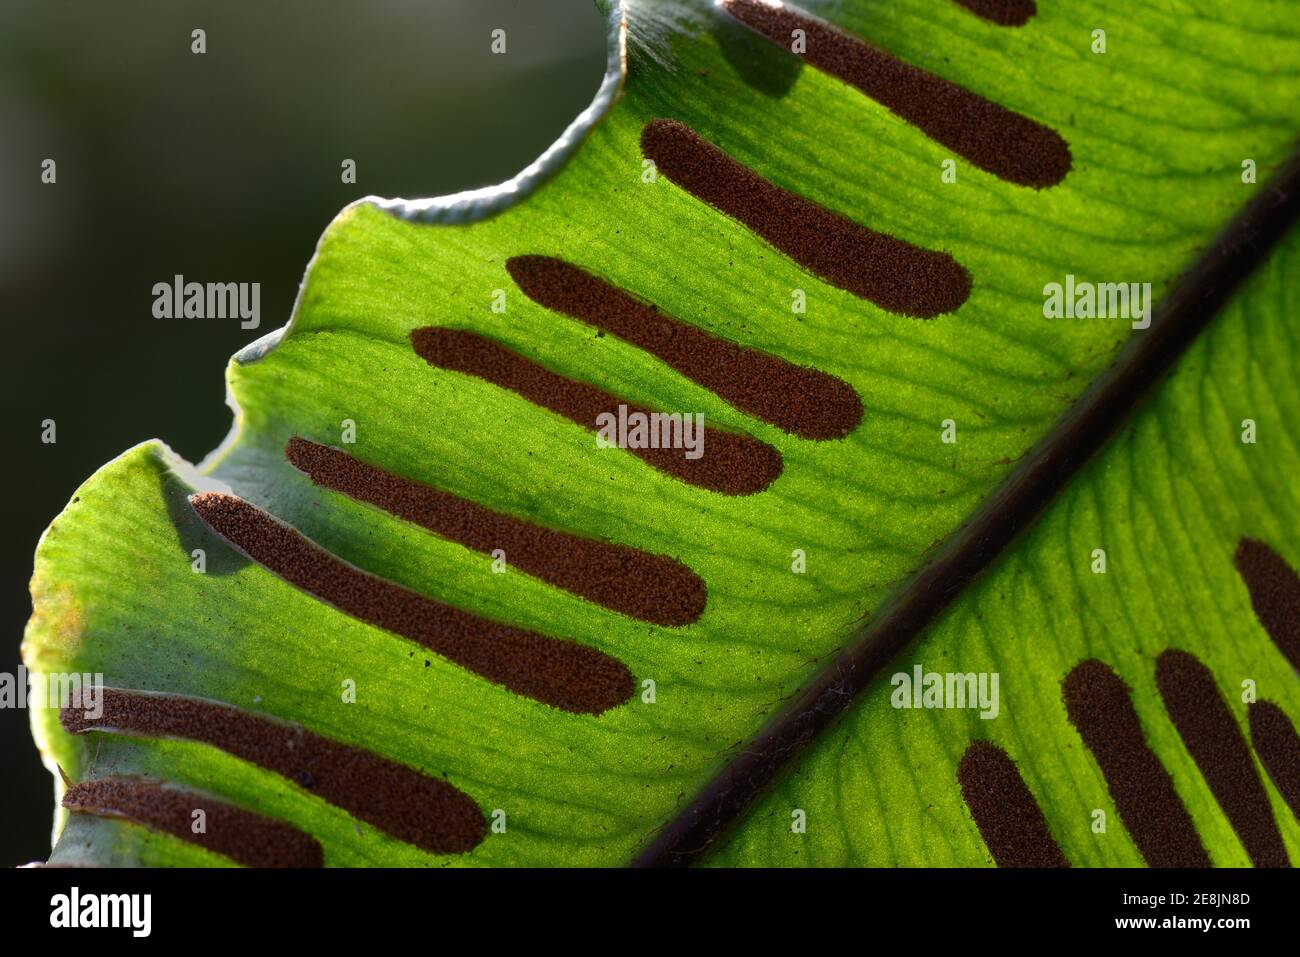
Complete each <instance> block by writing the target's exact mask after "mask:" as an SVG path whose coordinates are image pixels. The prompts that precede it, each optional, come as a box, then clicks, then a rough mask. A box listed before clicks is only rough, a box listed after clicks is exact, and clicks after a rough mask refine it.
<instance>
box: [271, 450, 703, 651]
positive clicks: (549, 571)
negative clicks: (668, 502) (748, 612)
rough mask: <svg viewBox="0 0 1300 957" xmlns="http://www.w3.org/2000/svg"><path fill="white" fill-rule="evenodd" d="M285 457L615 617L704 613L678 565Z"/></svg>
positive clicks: (319, 480) (343, 464) (334, 455)
mask: <svg viewBox="0 0 1300 957" xmlns="http://www.w3.org/2000/svg"><path fill="white" fill-rule="evenodd" d="M284 454H285V456H286V457H287V458H288V459H289V461H290V462H291V463H292V464H293V465H294V467H295V468H298V469H301V470H302V471H303V472H305V473H306V474H307V475H308V476H309V477H310V478H311V480H312V481H313V482H315V483H316V484H317V485H320V486H323V487H325V488H330V489H333V490H335V491H336V492H342V493H343V494H344V495H347V496H348V497H350V498H354V499H356V500H358V501H361V502H368V503H370V504H371V505H374V506H376V507H378V508H382V509H384V510H385V511H386V512H389V513H391V514H393V515H396V516H397V517H399V518H403V519H406V520H407V521H408V522H414V523H415V524H417V525H419V526H421V527H422V528H426V529H428V530H429V531H431V532H433V533H434V534H435V535H439V536H442V537H443V538H448V539H451V540H452V541H454V542H459V543H460V544H462V545H464V546H466V547H467V548H472V549H474V550H475V551H479V552H484V553H486V554H491V553H492V552H493V551H495V550H496V549H501V550H502V551H504V552H505V555H506V559H507V561H509V562H510V564H511V565H512V566H513V567H515V568H518V569H520V570H522V571H525V572H527V573H528V574H530V575H535V576H536V577H538V578H540V579H542V580H543V581H546V582H550V583H551V584H552V585H555V586H556V587H557V588H563V589H564V590H566V591H570V592H573V593H574V594H575V595H581V596H582V597H584V598H587V599H589V600H591V601H594V602H596V603H597V604H599V605H603V606H605V607H606V608H610V609H612V610H614V611H617V612H621V613H623V614H625V615H630V616H631V617H633V618H638V619H640V620H641V621H649V622H653V623H654V624H658V625H668V626H673V625H687V624H690V623H691V622H693V621H695V620H696V619H698V618H699V617H700V615H701V613H703V611H704V604H705V600H706V597H707V594H706V590H705V587H704V581H703V580H702V579H701V578H700V577H699V576H698V575H696V574H695V573H694V572H692V571H691V570H690V569H689V568H687V567H686V566H685V565H683V564H682V563H681V562H679V561H676V560H675V559H672V558H667V557H665V556H663V555H653V554H651V553H649V552H644V551H641V550H640V549H636V548H630V547H628V546H626V545H615V544H613V543H611V542H602V541H597V540H596V539H592V538H582V537H581V536H578V535H570V534H568V533H567V532H559V531H556V530H555V529H551V528H543V527H542V526H540V525H535V524H533V523H532V522H526V521H524V520H523V519H519V518H515V517H514V516H512V515H506V514H504V513H502V512H495V511H492V510H491V509H489V508H486V507H485V506H482V505H479V504H478V503H477V502H471V501H469V500H468V499H464V498H461V497H460V496H458V495H453V494H452V493H450V492H446V491H443V490H441V489H436V488H432V487H431V486H428V485H424V484H421V483H419V482H413V481H411V480H410V479H404V478H401V477H400V476H397V475H394V474H393V473H391V472H387V471H385V470H383V469H380V468H376V467H375V466H373V465H370V464H368V463H366V462H363V461H361V460H360V459H358V458H355V457H353V456H351V455H348V454H347V453H346V452H343V451H341V450H339V449H334V448H330V447H328V446H325V445H319V444H317V443H315V442H311V441H308V440H307V439H304V438H301V437H299V436H294V437H293V438H291V439H290V440H289V441H288V443H287V444H286V445H285V448H284Z"/></svg>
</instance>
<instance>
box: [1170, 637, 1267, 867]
mask: <svg viewBox="0 0 1300 957" xmlns="http://www.w3.org/2000/svg"><path fill="white" fill-rule="evenodd" d="M1156 687H1157V688H1159V689H1160V700H1161V701H1163V702H1164V705H1165V711H1166V712H1168V714H1169V719H1170V720H1171V721H1172V722H1173V723H1174V727H1175V728H1177V729H1178V734H1179V737H1181V738H1182V739H1183V745H1184V746H1185V747H1186V748H1187V753H1188V754H1190V755H1191V756H1192V760H1193V761H1195V762H1196V766H1197V767H1198V768H1200V771H1201V776H1202V777H1203V778H1205V783H1206V784H1208V785H1209V786H1210V791H1211V792H1213V794H1214V798H1215V800H1216V801H1218V802H1219V807H1220V808H1222V809H1223V813H1224V816H1225V817H1227V819H1228V823H1230V824H1231V825H1232V829H1233V830H1234V831H1236V832H1237V837H1238V838H1240V839H1241V843H1242V845H1243V846H1244V847H1245V848H1246V853H1247V854H1249V855H1250V860H1251V862H1252V863H1253V864H1254V865H1255V866H1256V867H1288V866H1289V865H1290V863H1291V862H1290V861H1289V860H1288V859H1287V854H1286V846H1285V845H1284V844H1283V843H1282V833H1281V832H1280V831H1279V830H1278V829H1277V822H1276V821H1275V820H1274V819H1273V806H1272V805H1271V804H1270V803H1269V800H1268V794H1267V793H1266V792H1265V791H1264V785H1263V783H1262V782H1261V781H1260V779H1259V774H1257V773H1256V771H1255V762H1254V760H1253V759H1252V758H1251V755H1250V748H1249V747H1248V746H1247V744H1246V737H1245V735H1243V734H1242V733H1241V728H1240V727H1238V725H1237V719H1236V718H1234V717H1233V716H1232V712H1231V711H1229V710H1228V706H1227V705H1226V704H1224V701H1223V695H1221V694H1220V693H1219V686H1218V684H1216V683H1215V680H1214V675H1212V674H1210V669H1208V668H1207V667H1205V665H1204V664H1202V663H1201V662H1200V660H1199V659H1197V658H1196V657H1195V656H1194V655H1191V654H1188V653H1187V652H1186V651H1179V650H1176V649H1171V650H1169V651H1166V652H1163V653H1162V654H1161V655H1160V657H1159V658H1157V659H1156Z"/></svg>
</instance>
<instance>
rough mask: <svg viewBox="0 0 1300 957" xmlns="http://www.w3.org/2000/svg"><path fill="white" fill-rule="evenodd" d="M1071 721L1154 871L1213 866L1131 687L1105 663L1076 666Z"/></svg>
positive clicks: (1065, 689) (1066, 690)
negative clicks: (1157, 751) (1145, 729)
mask: <svg viewBox="0 0 1300 957" xmlns="http://www.w3.org/2000/svg"><path fill="white" fill-rule="evenodd" d="M1062 695H1063V697H1064V699H1065V709H1066V712H1067V713H1068V714H1069V716H1070V723H1071V724H1073V725H1074V727H1075V728H1076V729H1077V730H1078V732H1079V736H1080V737H1081V738H1083V743H1084V744H1086V745H1087V746H1088V750H1089V751H1091V752H1092V755H1093V757H1094V758H1096V760H1097V764H1098V765H1100V767H1101V773H1102V775H1103V776H1104V777H1105V778H1106V787H1107V788H1108V789H1109V790H1110V796H1111V799H1112V800H1113V801H1114V802H1115V809H1116V810H1117V811H1118V812H1119V816H1120V819H1121V820H1123V822H1124V826H1125V827H1126V828H1128V832H1129V834H1130V835H1131V836H1132V838H1133V843H1135V844H1136V845H1137V846H1138V850H1139V851H1141V852H1142V856H1143V857H1144V858H1145V859H1146V862H1147V864H1148V865H1150V866H1151V867H1209V866H1210V857H1209V855H1208V854H1207V853H1206V851H1205V847H1204V846H1203V845H1202V844H1201V839H1200V837H1199V835H1197V833H1196V828H1195V826H1194V825H1193V824H1192V819H1191V816H1190V815H1189V814H1188V813H1187V808H1185V807H1184V806H1183V802H1182V799H1181V798H1180V797H1179V796H1178V792H1177V791H1175V790H1174V782H1173V779H1172V778H1170V776H1169V772H1168V771H1166V770H1165V766H1164V765H1163V764H1161V763H1160V759H1159V758H1157V757H1156V756H1155V754H1154V753H1152V751H1151V749H1150V748H1149V747H1148V746H1147V741H1146V735H1145V734H1144V733H1143V731H1142V723H1141V722H1140V721H1139V720H1138V716H1137V712H1136V711H1134V710H1133V701H1132V698H1131V697H1130V695H1129V690H1128V686H1127V685H1125V684H1124V682H1123V681H1122V680H1121V679H1120V677H1119V675H1117V674H1115V672H1114V671H1112V670H1111V669H1110V667H1109V666H1108V665H1106V664H1103V663H1102V662H1100V661H1096V660H1089V661H1084V662H1081V663H1080V664H1078V665H1076V666H1075V668H1074V670H1073V671H1071V672H1070V673H1069V674H1068V675H1067V676H1066V678H1065V681H1064V683H1063V684H1062Z"/></svg>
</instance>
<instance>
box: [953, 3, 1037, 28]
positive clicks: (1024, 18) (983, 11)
mask: <svg viewBox="0 0 1300 957" xmlns="http://www.w3.org/2000/svg"><path fill="white" fill-rule="evenodd" d="M957 2H958V3H960V4H961V5H962V6H963V7H965V8H966V9H967V10H969V11H970V12H971V13H973V14H975V15H976V16H978V17H983V18H984V19H985V20H987V21H989V22H990V23H996V24H997V25H998V26H1000V27H1023V26H1024V25H1025V24H1026V23H1028V22H1029V19H1030V18H1031V17H1032V16H1033V15H1034V14H1035V13H1037V12H1038V5H1037V4H1035V3H1034V0H957Z"/></svg>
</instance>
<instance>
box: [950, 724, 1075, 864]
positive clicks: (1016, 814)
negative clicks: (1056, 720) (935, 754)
mask: <svg viewBox="0 0 1300 957" xmlns="http://www.w3.org/2000/svg"><path fill="white" fill-rule="evenodd" d="M957 782H958V783H959V784H960V785H961V793H962V797H963V798H964V799H965V801H966V806H967V807H968V808H970V812H971V816H972V817H973V818H975V825H976V827H978V828H979V831H980V836H981V837H982V838H984V843H985V844H986V845H987V846H988V849H989V851H990V852H991V853H992V854H993V859H994V860H995V861H997V864H998V867H1069V866H1070V862H1069V861H1067V860H1066V859H1065V855H1064V854H1062V853H1061V848H1060V847H1059V846H1058V845H1057V843H1056V839H1055V838H1053V837H1052V832H1051V830H1050V829H1049V828H1048V826H1047V819H1046V818H1045V817H1043V809H1042V808H1040V807H1039V806H1038V802H1037V801H1036V800H1034V795H1033V794H1032V793H1031V792H1030V790H1029V788H1028V787H1027V786H1026V785H1025V780H1024V778H1022V777H1021V776H1020V770H1019V769H1018V768H1017V767H1016V764H1015V762H1014V761H1012V760H1011V758H1010V756H1009V755H1008V754H1007V753H1006V752H1005V751H1003V750H1002V749H1001V748H999V747H998V746H997V745H996V744H990V743H989V742H987V741H975V742H973V743H972V744H971V745H970V747H968V748H967V749H966V753H965V754H963V755H962V758H961V761H960V762H958V764H957Z"/></svg>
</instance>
